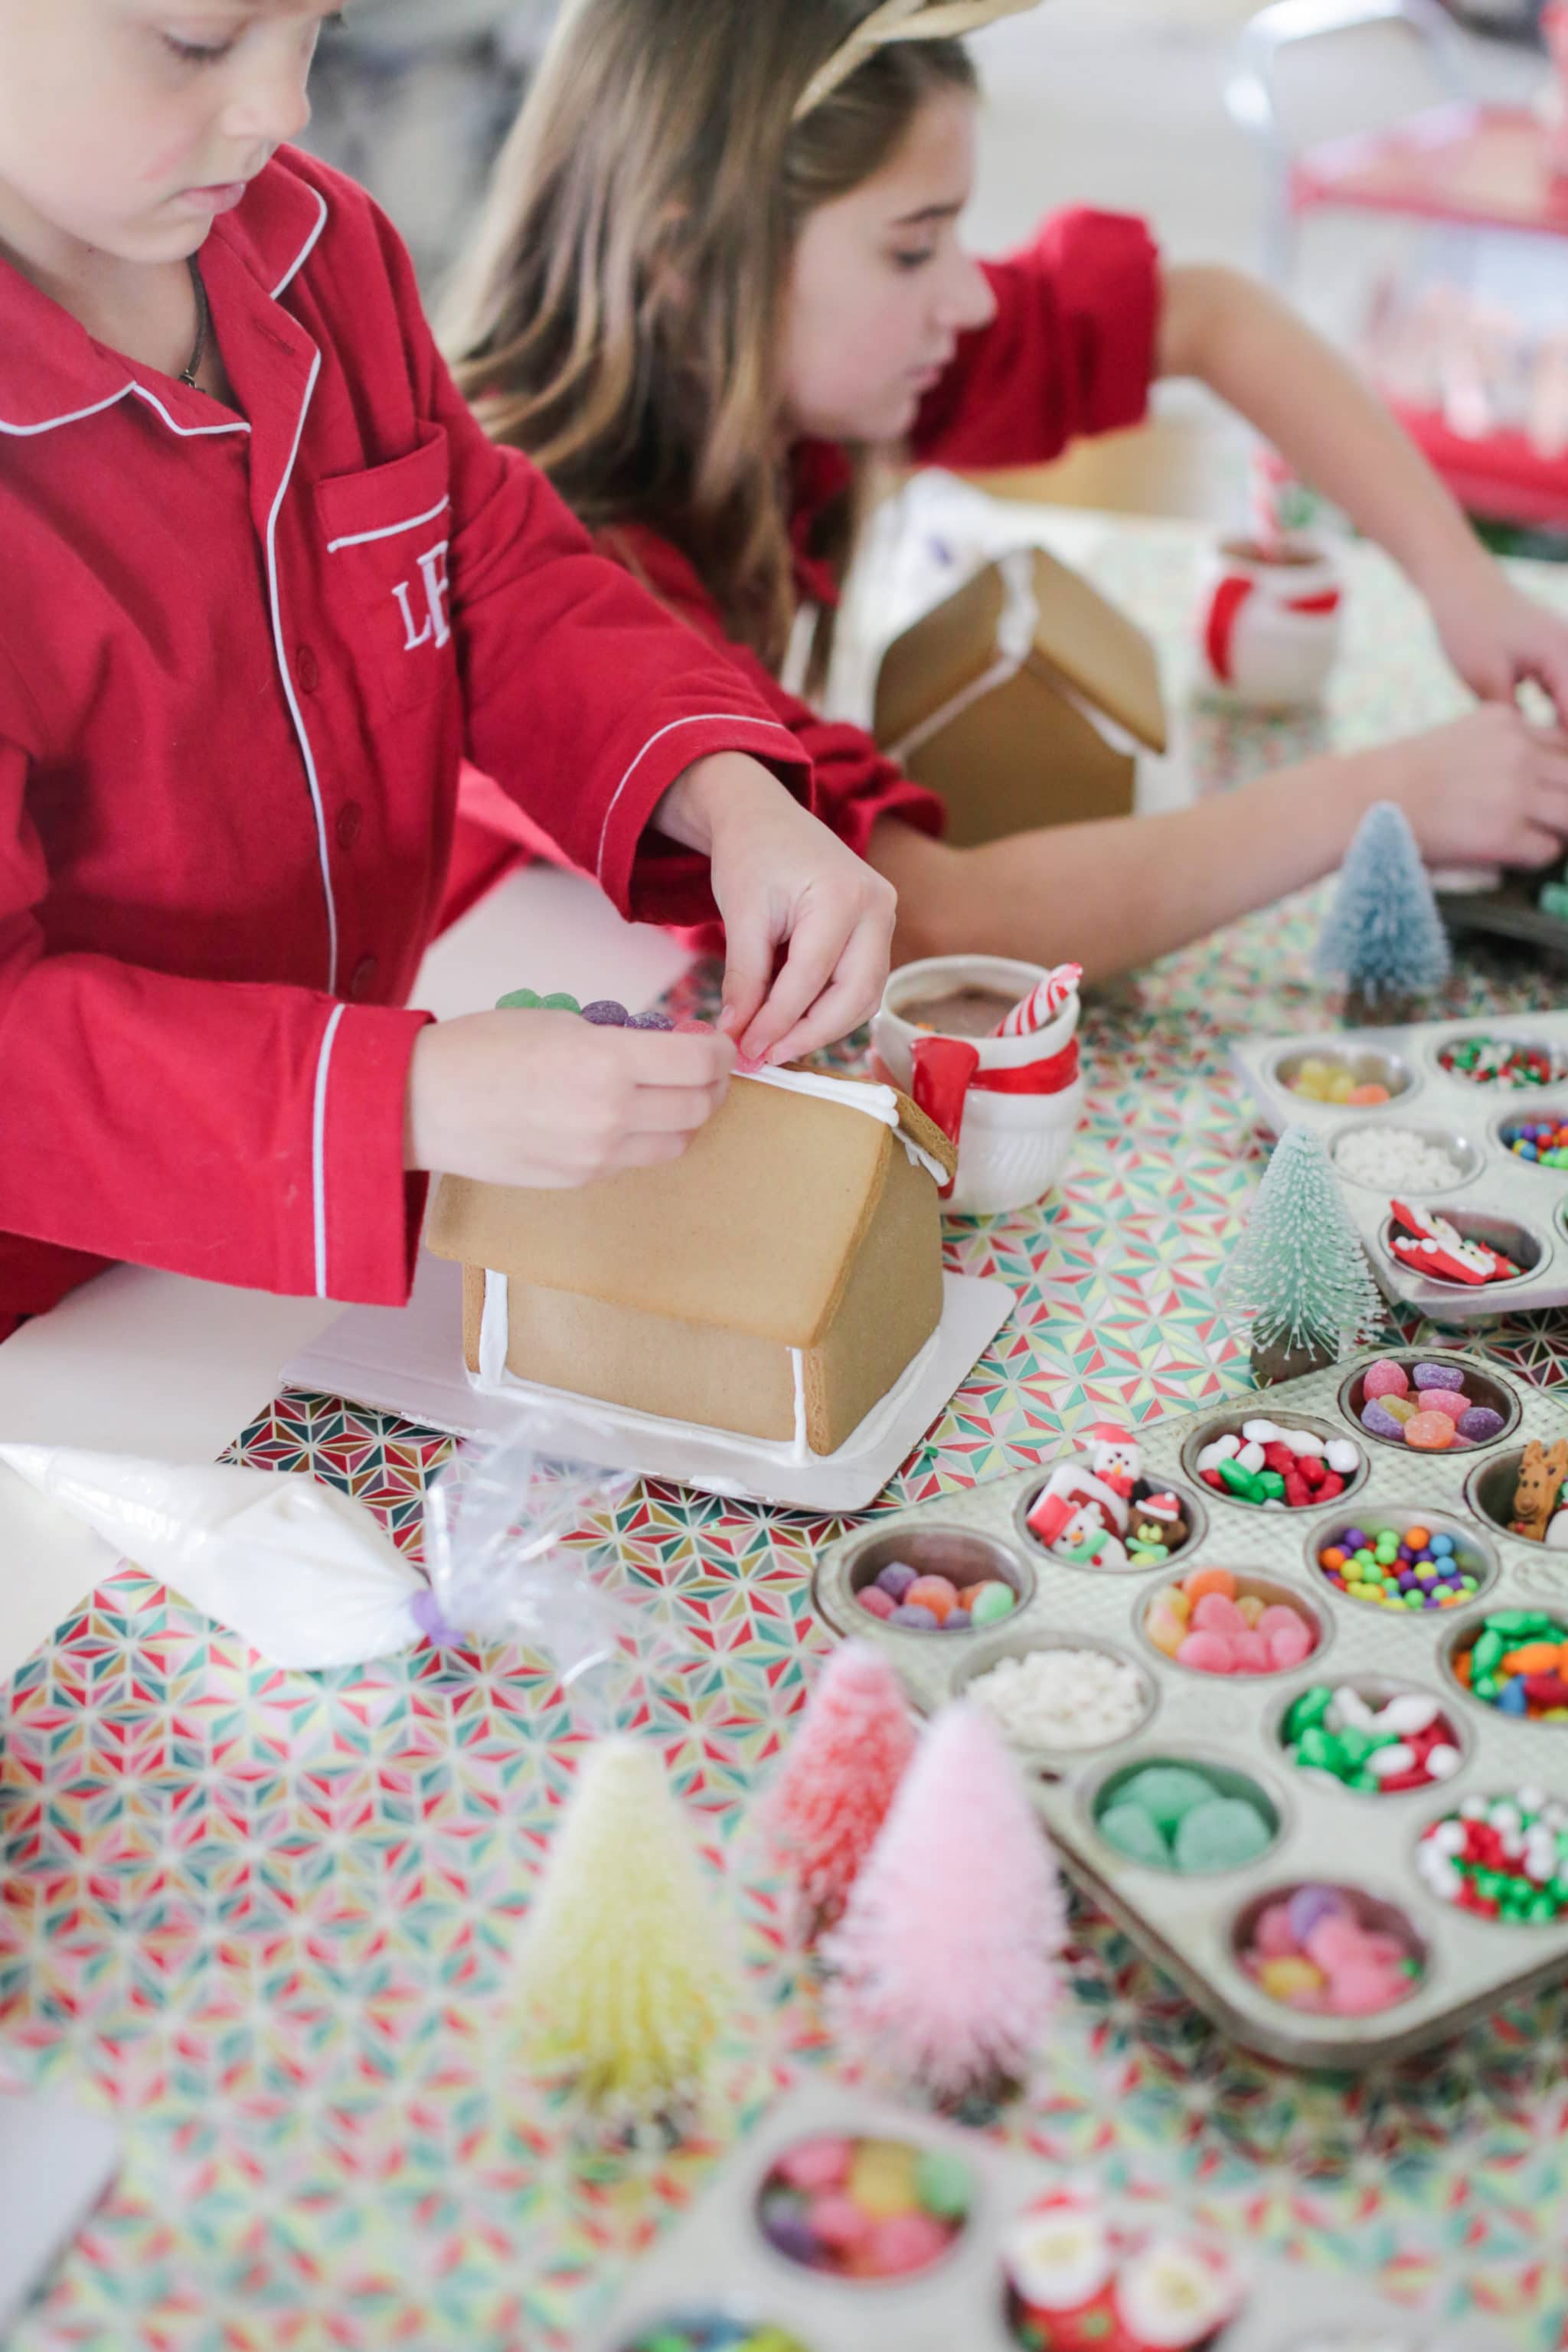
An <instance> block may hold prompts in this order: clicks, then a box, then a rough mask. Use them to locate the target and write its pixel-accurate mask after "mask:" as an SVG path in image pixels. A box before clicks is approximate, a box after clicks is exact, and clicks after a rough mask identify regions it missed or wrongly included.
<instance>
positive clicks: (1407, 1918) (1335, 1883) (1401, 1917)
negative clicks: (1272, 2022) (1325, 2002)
mask: <svg viewBox="0 0 1568 2352" xmlns="http://www.w3.org/2000/svg"><path fill="white" fill-rule="evenodd" d="M1302 1885H1314V1886H1326V1887H1331V1889H1332V1891H1333V1892H1334V1893H1335V1894H1336V1895H1342V1896H1343V1897H1344V1899H1345V1901H1346V1904H1347V1906H1348V1907H1349V1909H1350V1910H1351V1912H1352V1916H1354V1918H1355V1920H1356V1923H1357V1925H1358V1926H1359V1927H1366V1928H1369V1929H1373V1930H1375V1931H1376V1932H1377V1933H1378V1934H1380V1935H1385V1936H1397V1937H1398V1938H1399V1939H1400V1941H1401V1942H1402V1943H1403V1944H1404V1945H1405V1948H1406V1950H1407V1951H1408V1953H1409V1955H1410V1958H1412V1959H1415V1960H1418V1961H1419V1962H1420V1964H1421V1973H1420V1975H1419V1976H1418V1977H1415V1978H1412V1979H1411V1982H1410V1990H1409V1991H1408V1992H1407V1993H1406V1994H1405V1998H1404V2000H1397V2001H1391V2002H1390V2003H1389V2005H1388V2007H1387V2008H1386V2009H1383V2010H1378V2011H1375V2012H1374V2014H1373V2018H1372V2019H1370V2020H1367V2021H1366V2022H1369V2023H1375V2022H1376V2020H1377V2019H1378V2018H1384V2017H1397V2016H1398V2015H1399V2013H1400V2011H1402V2010H1404V2009H1407V2008H1408V2007H1409V2005H1410V2003H1411V2002H1412V2001H1413V2000H1417V1999H1419V1997H1420V1996H1421V1994H1423V1993H1424V1992H1426V1991H1427V1990H1429V1989H1430V1986H1431V1979H1432V1972H1433V1965H1434V1962H1433V1953H1432V1948H1431V1945H1430V1943H1429V1941H1428V1939H1427V1937H1426V1936H1425V1935H1424V1934H1423V1933H1422V1931H1421V1928H1420V1927H1419V1926H1418V1924H1417V1923H1416V1921H1415V1919H1414V1918H1413V1917H1412V1916H1411V1908H1412V1906H1410V1905H1409V1904H1408V1903H1407V1902H1405V1900H1404V1899H1402V1897H1401V1896H1400V1895H1397V1894H1395V1893H1394V1891H1393V1889H1392V1888H1390V1889H1385V1890H1384V1892H1383V1893H1381V1894H1379V1893H1377V1892H1376V1891H1375V1890H1374V1889H1373V1888H1372V1887H1370V1886H1367V1885H1362V1884H1360V1883H1358V1882H1356V1881H1354V1880H1349V1879H1339V1878H1335V1879H1319V1878H1314V1879H1310V1880H1302V1879H1290V1880H1287V1881H1285V1882H1283V1883H1282V1884H1279V1885H1274V1886H1268V1887H1265V1888H1264V1890H1263V1892H1262V1893H1261V1894H1259V1895H1251V1896H1250V1897H1249V1898H1248V1899H1247V1902H1246V1903H1244V1904H1243V1905H1242V1906H1241V1907H1240V1909H1239V1910H1237V1912H1236V1913H1235V1914H1234V1915H1233V1916H1232V1918H1231V1922H1230V1931H1229V1941H1230V1947H1231V1950H1232V1953H1233V1954H1234V1956H1235V1959H1236V1965H1237V1969H1240V1970H1241V1973H1242V1974H1243V1975H1244V1976H1246V1975H1247V1971H1246V1969H1244V1968H1243V1967H1242V1959H1241V1956H1242V1953H1243V1952H1244V1951H1245V1950H1246V1949H1247V1947H1248V1945H1249V1944H1250V1943H1251V1941H1252V1938H1253V1936H1254V1935H1255V1934H1256V1932H1257V1927H1258V1920H1259V1919H1260V1918H1261V1917H1262V1916H1263V1914H1264V1912H1265V1911H1267V1910H1268V1909H1269V1908H1270V1907H1271V1906H1273V1905H1274V1904H1276V1903H1286V1902H1289V1899H1290V1897H1291V1895H1294V1894H1295V1893H1296V1892H1297V1891H1298V1889H1299V1888H1300V1887H1301V1886H1302ZM1247 1982H1248V1983H1249V1984H1250V1983H1252V1982H1253V1979H1251V1978H1250V1977H1247ZM1258 1992H1259V1993H1260V1995H1261V1997H1262V1998H1263V2000H1267V2001H1268V2003H1269V2005H1270V2007H1271V2008H1274V2009H1282V2010H1284V2011H1285V2013H1286V2015H1287V2016H1289V2017H1300V2016H1316V2015H1321V2014H1322V2012H1321V2011H1302V2010H1297V2009H1293V2008H1292V2007H1291V2005H1290V2003H1289V2001H1282V2000H1277V1999H1276V1997H1275V1996H1274V1995H1273V1994H1272V1993H1268V1992H1264V1991H1263V1989H1262V1987H1261V1986H1258ZM1341 2022H1342V2023H1343V2022H1345V2021H1344V2020H1341Z"/></svg>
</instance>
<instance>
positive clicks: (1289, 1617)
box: [1258, 1601, 1303, 1642]
mask: <svg viewBox="0 0 1568 2352" xmlns="http://www.w3.org/2000/svg"><path fill="white" fill-rule="evenodd" d="M1302 1622H1303V1621H1302V1619H1301V1616H1300V1612H1298V1611H1297V1610H1294V1609H1292V1608H1291V1607H1290V1605H1289V1601H1272V1602H1270V1604H1269V1606H1268V1608H1267V1609H1266V1610H1265V1611H1264V1612H1263V1614H1262V1616H1261V1617H1260V1618H1259V1619H1258V1632H1259V1633H1261V1634H1262V1635H1263V1637H1264V1639H1265V1640H1266V1641H1268V1642H1271V1641H1272V1640H1273V1639H1274V1636H1275V1634H1276V1633H1282V1632H1283V1633H1294V1632H1295V1631H1296V1630H1297V1629H1298V1628H1299V1627H1301V1626H1302Z"/></svg>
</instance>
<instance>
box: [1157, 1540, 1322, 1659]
mask: <svg viewBox="0 0 1568 2352" xmlns="http://www.w3.org/2000/svg"><path fill="white" fill-rule="evenodd" d="M1243 1508H1244V1509H1245V1508H1246V1505H1245V1504H1244V1505H1243ZM1281 1516H1283V1515H1282V1514H1280V1513H1279V1512H1270V1514H1269V1517H1271V1518H1278V1517H1281ZM1291 1516H1292V1517H1294V1516H1295V1515H1294V1514H1291ZM1300 1516H1301V1517H1303V1518H1304V1517H1306V1514H1305V1512H1303V1513H1302V1514H1301V1515H1300ZM1210 1550H1211V1552H1212V1550H1213V1546H1212V1545H1211V1546H1210ZM1200 1568H1228V1569H1229V1570H1231V1572H1232V1574H1233V1575H1234V1576H1235V1578H1236V1594H1237V1600H1238V1601H1239V1600H1241V1599H1242V1598H1243V1596H1244V1595H1249V1594H1256V1595H1257V1596H1258V1599H1260V1600H1261V1601H1263V1603H1264V1605H1265V1606H1266V1607H1267V1608H1270V1609H1272V1608H1274V1607H1275V1606H1276V1605H1277V1604H1279V1605H1280V1606H1283V1607H1285V1608H1287V1609H1293V1610H1294V1611H1295V1612H1296V1614H1297V1616H1298V1617H1304V1618H1305V1619H1306V1621H1307V1622H1308V1624H1309V1625H1310V1627H1311V1628H1312V1631H1313V1633H1315V1634H1316V1635H1317V1637H1318V1639H1317V1645H1316V1647H1315V1648H1314V1649H1312V1650H1310V1652H1309V1653H1308V1654H1307V1656H1306V1657H1305V1658H1303V1659H1302V1660H1301V1661H1300V1664H1297V1665H1294V1666H1247V1667H1243V1668H1242V1669H1241V1670H1240V1671H1239V1672H1237V1673H1236V1674H1230V1675H1218V1674H1215V1673H1214V1672H1213V1671H1212V1669H1210V1668H1208V1667H1205V1666H1184V1665H1183V1664H1182V1662H1181V1660H1180V1658H1173V1657H1172V1656H1171V1655H1170V1654H1169V1653H1168V1652H1166V1651H1164V1650H1162V1649H1161V1647H1160V1644H1159V1643H1158V1642H1156V1641H1154V1640H1153V1639H1152V1636H1151V1634H1150V1632H1149V1623H1148V1619H1149V1612H1150V1610H1151V1609H1152V1607H1153V1605H1154V1603H1155V1601H1157V1600H1158V1599H1159V1597H1160V1595H1161V1593H1162V1592H1164V1591H1168V1590H1169V1589H1170V1587H1171V1586H1172V1585H1173V1584H1179V1583H1180V1582H1181V1578H1180V1577H1179V1576H1162V1577H1161V1578H1160V1580H1159V1581H1158V1583H1156V1584H1152V1585H1149V1586H1147V1587H1145V1589H1144V1592H1143V1596H1142V1606H1141V1607H1140V1608H1139V1611H1138V1621H1137V1622H1138V1638H1139V1640H1140V1641H1141V1642H1142V1645H1143V1649H1144V1653H1145V1654H1146V1655H1149V1656H1152V1657H1155V1658H1158V1659H1159V1660H1160V1662H1161V1664H1163V1666H1165V1667H1167V1668H1168V1669H1169V1670H1170V1672H1171V1673H1172V1674H1176V1675H1181V1676H1182V1677H1183V1679H1184V1681H1191V1682H1197V1683H1206V1684H1207V1685H1209V1687H1210V1689H1211V1690H1212V1689H1213V1688H1214V1687H1215V1685H1230V1684H1233V1683H1235V1684H1241V1683H1247V1684H1253V1685H1256V1684H1258V1683H1277V1682H1279V1680H1280V1679H1281V1678H1282V1677H1283V1676H1285V1675H1299V1674H1301V1673H1302V1672H1304V1670H1305V1669H1306V1668H1307V1667H1308V1666H1309V1665H1310V1664H1312V1663H1313V1661H1314V1660H1315V1659H1318V1658H1321V1657H1322V1656H1323V1654H1325V1652H1326V1651H1328V1650H1329V1649H1331V1647H1332V1644H1333V1639H1334V1628H1333V1623H1332V1621H1331V1618H1330V1616H1329V1613H1328V1612H1327V1610H1326V1609H1321V1608H1320V1607H1319V1605H1318V1603H1317V1601H1316V1600H1315V1599H1314V1598H1313V1596H1312V1594H1311V1593H1310V1592H1303V1591H1302V1590H1301V1588H1300V1585H1299V1584H1295V1583H1290V1582H1289V1581H1287V1580H1286V1579H1284V1578H1283V1577H1279V1576H1269V1575H1268V1574H1266V1573H1265V1572H1264V1571H1263V1570H1260V1569H1252V1568H1240V1567H1237V1564H1236V1563H1235V1561H1233V1560H1220V1559H1212V1558H1210V1559H1194V1562H1193V1563H1192V1570H1190V1571H1189V1573H1193V1572H1195V1571H1196V1570H1198V1569H1200ZM1320 1576H1321V1571H1320Z"/></svg>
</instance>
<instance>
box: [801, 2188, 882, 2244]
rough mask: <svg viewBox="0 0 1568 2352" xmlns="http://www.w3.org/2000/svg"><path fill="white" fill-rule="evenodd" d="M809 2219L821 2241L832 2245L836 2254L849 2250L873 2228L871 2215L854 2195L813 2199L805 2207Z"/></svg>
mask: <svg viewBox="0 0 1568 2352" xmlns="http://www.w3.org/2000/svg"><path fill="white" fill-rule="evenodd" d="M805 2218H806V2221H807V2222H808V2224H809V2225H810V2228H811V2230H812V2231H813V2234H814V2235H815V2236H816V2239H817V2241H818V2242H819V2243H820V2244H822V2245H824V2246H828V2247H831V2248H832V2250H833V2252H835V2253H847V2252H848V2251H849V2249H850V2248H851V2247H852V2246H858V2245H859V2244H860V2243H861V2242H862V2240H863V2239H865V2238H867V2237H868V2236H869V2234H870V2231H871V2219H870V2216H869V2214H868V2213H864V2212H862V2210H860V2208H859V2206H858V2205H857V2204H856V2202H855V2200H854V2199H853V2198H852V2197H843V2196H837V2197H834V2196H829V2197H816V2198H813V2200H812V2201H811V2203H810V2204H809V2205H808V2206H807V2207H806V2209H805Z"/></svg>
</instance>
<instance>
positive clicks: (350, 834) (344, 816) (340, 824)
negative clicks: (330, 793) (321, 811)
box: [333, 801, 364, 849]
mask: <svg viewBox="0 0 1568 2352" xmlns="http://www.w3.org/2000/svg"><path fill="white" fill-rule="evenodd" d="M363 823H364V811H363V809H362V808H361V806H360V804H359V803H358V801H345V802H344V803H343V804H342V808H341V809H340V810H339V811H338V821H337V824H336V825H335V826H334V827H333V831H334V832H335V833H336V835H337V836H338V847H339V848H340V849H352V848H353V845H354V844H355V842H356V841H357V840H358V839H359V835H360V827H361V825H362V824H363Z"/></svg>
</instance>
